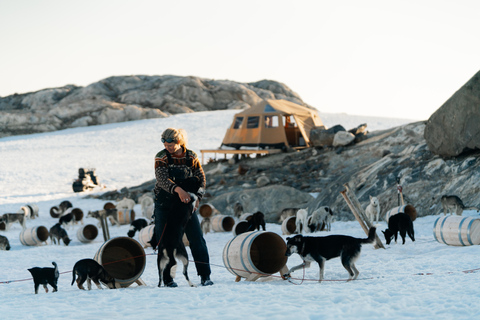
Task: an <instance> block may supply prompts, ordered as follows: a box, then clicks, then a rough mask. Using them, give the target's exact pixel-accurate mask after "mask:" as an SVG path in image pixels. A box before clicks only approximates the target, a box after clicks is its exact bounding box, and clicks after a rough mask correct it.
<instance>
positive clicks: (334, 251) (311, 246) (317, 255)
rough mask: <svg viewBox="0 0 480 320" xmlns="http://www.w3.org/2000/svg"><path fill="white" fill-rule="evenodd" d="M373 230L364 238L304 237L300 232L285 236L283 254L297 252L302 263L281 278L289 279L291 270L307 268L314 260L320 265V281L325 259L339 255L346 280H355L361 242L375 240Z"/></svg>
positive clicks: (288, 254) (340, 236)
mask: <svg viewBox="0 0 480 320" xmlns="http://www.w3.org/2000/svg"><path fill="white" fill-rule="evenodd" d="M375 231H376V228H375V227H372V228H370V230H369V231H368V238H366V239H360V238H354V237H350V236H345V235H331V236H326V237H304V236H302V235H300V234H299V235H296V236H294V237H291V238H287V252H286V253H285V255H286V256H287V257H289V256H291V255H292V254H293V253H298V254H299V255H300V256H301V257H302V259H303V263H302V264H300V265H298V266H295V267H293V268H291V269H290V270H288V272H287V273H286V274H284V275H283V278H285V279H289V278H290V274H291V273H292V272H294V271H295V270H298V269H301V268H303V267H305V268H309V267H310V264H311V263H312V261H316V262H317V263H318V265H319V267H320V278H319V282H321V281H322V280H323V275H324V269H325V261H327V260H330V259H332V258H336V257H340V259H341V260H342V264H343V266H344V267H345V269H347V271H348V273H349V275H350V277H349V279H348V280H349V281H350V280H355V279H356V278H357V277H358V274H359V272H358V270H357V268H356V267H355V261H356V260H357V259H358V257H359V256H360V251H361V248H362V244H364V243H373V242H374V241H375Z"/></svg>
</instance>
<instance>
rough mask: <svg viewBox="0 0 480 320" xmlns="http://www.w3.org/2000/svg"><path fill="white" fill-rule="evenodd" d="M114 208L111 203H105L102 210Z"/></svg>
mask: <svg viewBox="0 0 480 320" xmlns="http://www.w3.org/2000/svg"><path fill="white" fill-rule="evenodd" d="M115 208H116V207H115V205H114V204H113V203H111V202H107V203H105V204H104V205H103V209H104V210H109V209H115Z"/></svg>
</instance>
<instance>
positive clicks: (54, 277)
mask: <svg viewBox="0 0 480 320" xmlns="http://www.w3.org/2000/svg"><path fill="white" fill-rule="evenodd" d="M52 264H53V265H54V266H55V268H39V267H35V268H30V269H28V271H30V273H31V274H32V277H33V284H34V288H35V294H37V293H38V287H40V285H43V287H44V288H45V292H48V288H47V284H49V285H51V286H52V288H53V292H57V291H58V288H57V282H58V277H59V276H60V273H59V272H58V267H57V264H56V263H55V262H52Z"/></svg>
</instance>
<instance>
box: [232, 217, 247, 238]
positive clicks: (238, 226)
mask: <svg viewBox="0 0 480 320" xmlns="http://www.w3.org/2000/svg"><path fill="white" fill-rule="evenodd" d="M249 225H250V223H249V222H248V221H247V220H240V221H238V222H237V223H235V225H234V226H233V230H232V232H233V235H234V236H238V235H239V234H242V233H244V232H247V229H248V226H249Z"/></svg>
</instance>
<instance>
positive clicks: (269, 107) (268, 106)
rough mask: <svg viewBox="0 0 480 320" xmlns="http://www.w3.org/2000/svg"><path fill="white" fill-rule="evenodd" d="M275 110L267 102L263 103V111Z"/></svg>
mask: <svg viewBox="0 0 480 320" xmlns="http://www.w3.org/2000/svg"><path fill="white" fill-rule="evenodd" d="M275 111H277V110H275V109H273V107H272V106H271V105H269V104H266V105H265V108H264V109H263V112H275Z"/></svg>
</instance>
